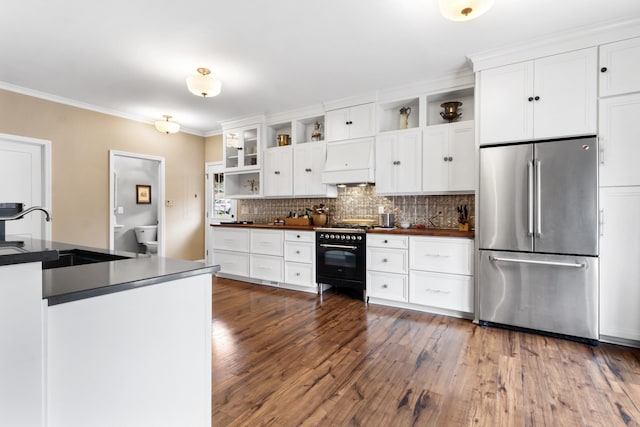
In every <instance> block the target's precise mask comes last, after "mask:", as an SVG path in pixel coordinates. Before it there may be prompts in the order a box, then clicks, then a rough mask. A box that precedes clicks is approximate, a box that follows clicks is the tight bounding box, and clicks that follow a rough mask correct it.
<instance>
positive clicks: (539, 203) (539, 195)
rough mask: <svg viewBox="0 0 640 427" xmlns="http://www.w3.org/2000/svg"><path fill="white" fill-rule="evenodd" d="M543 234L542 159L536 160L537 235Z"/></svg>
mask: <svg viewBox="0 0 640 427" xmlns="http://www.w3.org/2000/svg"><path fill="white" fill-rule="evenodd" d="M540 236H542V190H541V189H540V160H536V237H540Z"/></svg>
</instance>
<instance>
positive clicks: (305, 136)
mask: <svg viewBox="0 0 640 427" xmlns="http://www.w3.org/2000/svg"><path fill="white" fill-rule="evenodd" d="M316 123H318V124H319V128H320V129H319V132H320V137H319V138H317V139H314V138H313V131H314V130H315V128H316ZM295 129H296V131H295V135H294V136H295V139H294V143H295V144H303V143H307V142H315V141H324V116H314V117H307V118H304V119H299V120H296V123H295Z"/></svg>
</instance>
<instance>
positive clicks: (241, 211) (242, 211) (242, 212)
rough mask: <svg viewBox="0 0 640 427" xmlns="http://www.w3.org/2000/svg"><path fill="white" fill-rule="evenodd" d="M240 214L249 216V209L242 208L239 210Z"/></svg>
mask: <svg viewBox="0 0 640 427" xmlns="http://www.w3.org/2000/svg"><path fill="white" fill-rule="evenodd" d="M240 214H241V215H248V214H249V208H248V207H247V206H243V207H241V208H240Z"/></svg>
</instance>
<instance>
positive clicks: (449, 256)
mask: <svg viewBox="0 0 640 427" xmlns="http://www.w3.org/2000/svg"><path fill="white" fill-rule="evenodd" d="M424 256H428V257H430V258H451V255H440V254H424Z"/></svg>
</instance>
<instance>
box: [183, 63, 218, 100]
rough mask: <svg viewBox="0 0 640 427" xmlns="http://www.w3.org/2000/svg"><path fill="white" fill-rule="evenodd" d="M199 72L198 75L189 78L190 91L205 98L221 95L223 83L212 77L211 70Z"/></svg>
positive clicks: (206, 69) (200, 69)
mask: <svg viewBox="0 0 640 427" xmlns="http://www.w3.org/2000/svg"><path fill="white" fill-rule="evenodd" d="M197 71H198V74H193V75H191V76H189V77H187V87H188V88H189V91H190V92H191V93H193V94H194V95H198V96H202V97H203V98H206V97H207V96H216V95H218V94H220V90H221V89H222V82H221V81H220V80H218V79H216V78H215V77H213V76H212V75H211V70H209V69H208V68H198V69H197Z"/></svg>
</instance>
